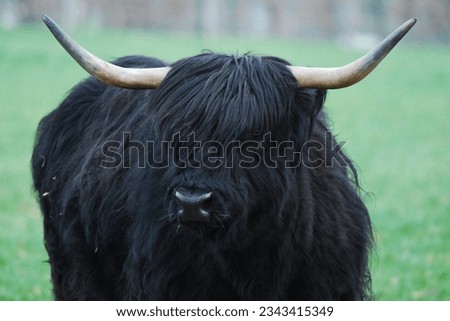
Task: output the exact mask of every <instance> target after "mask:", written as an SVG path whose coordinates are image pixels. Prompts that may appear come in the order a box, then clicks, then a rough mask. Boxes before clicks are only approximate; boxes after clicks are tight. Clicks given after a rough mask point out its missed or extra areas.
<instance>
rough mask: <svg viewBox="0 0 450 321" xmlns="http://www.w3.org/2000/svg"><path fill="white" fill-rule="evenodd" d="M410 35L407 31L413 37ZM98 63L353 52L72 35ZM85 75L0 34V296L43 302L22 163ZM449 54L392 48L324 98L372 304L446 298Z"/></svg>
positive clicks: (45, 36)
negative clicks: (367, 224)
mask: <svg viewBox="0 0 450 321" xmlns="http://www.w3.org/2000/svg"><path fill="white" fill-rule="evenodd" d="M412 32H414V30H413V31H412ZM73 34H74V36H75V38H76V39H78V40H79V41H80V42H81V43H82V44H83V45H84V46H86V47H87V48H88V49H90V50H92V51H93V52H95V53H96V54H98V55H99V56H101V57H103V58H106V59H112V58H114V57H118V56H121V55H127V54H135V53H140V54H150V55H154V56H156V57H164V58H165V59H166V60H167V61H169V62H172V61H174V60H177V59H179V58H183V57H186V56H190V55H193V54H196V53H199V52H201V51H202V50H203V49H211V50H213V51H218V52H226V53H245V52H247V51H252V52H253V53H255V54H268V55H274V56H279V57H282V58H285V59H287V60H289V61H291V62H292V63H295V64H304V65H321V66H330V65H335V64H343V63H346V62H348V61H350V60H352V59H354V58H355V57H357V56H358V55H360V54H361V53H360V52H354V51H348V50H344V49H343V48H339V47H337V46H334V45H331V44H326V43H320V42H310V41H309V42H305V41H296V42H294V41H287V40H274V39H265V40H264V39H253V40H251V39H250V40H249V39H242V38H231V37H220V38H207V37H197V36H192V35H182V34H178V35H173V34H165V33H151V32H144V31H139V30H135V31H117V30H109V31H104V30H103V31H102V30H87V29H86V30H78V31H75V32H74V33H73ZM85 76H86V74H85V73H84V71H82V70H81V69H80V68H79V67H78V66H77V65H76V64H75V63H74V62H73V61H72V60H71V59H70V58H69V57H68V55H66V54H65V53H64V52H63V50H62V49H61V48H60V47H59V46H58V45H57V43H56V42H55V40H53V39H52V37H51V36H50V34H49V33H48V32H47V30H46V29H45V28H44V27H43V26H36V27H26V28H22V29H18V30H14V31H10V32H7V31H3V30H0V108H1V114H0V115H1V116H0V125H1V126H0V130H1V131H0V299H1V300H48V299H51V293H50V291H51V290H50V289H51V286H50V282H49V268H48V264H47V263H45V260H46V259H47V256H46V252H45V250H44V247H43V241H42V224H41V217H40V213H39V210H38V206H37V203H36V201H35V200H34V196H33V193H32V189H31V176H30V166H29V159H30V155H31V151H32V147H33V140H34V131H35V128H36V126H37V124H38V122H39V120H40V119H41V118H42V117H43V116H44V115H45V114H47V113H48V112H49V111H51V110H52V109H53V108H54V107H56V105H57V104H58V103H59V102H60V100H61V99H62V98H63V96H64V95H65V93H67V91H68V90H69V89H70V88H71V87H72V86H73V85H74V84H75V83H76V82H78V81H79V80H80V79H82V78H84V77H85ZM449 93H450V50H449V48H445V47H432V46H416V45H408V44H403V43H402V44H400V45H399V48H396V49H395V50H394V52H393V53H392V54H391V55H390V56H389V57H388V58H387V59H386V61H385V62H383V63H382V64H381V65H380V67H379V68H378V69H377V70H376V71H375V72H374V73H373V74H372V75H371V76H369V77H368V79H366V80H365V81H363V82H362V83H360V84H358V85H355V86H353V87H351V88H347V89H343V90H339V91H330V93H329V96H328V100H327V109H328V111H329V114H330V117H331V119H332V121H333V127H334V130H335V132H336V134H338V137H339V139H340V140H345V141H347V143H346V145H345V147H346V149H347V150H348V151H349V153H350V155H351V156H352V158H353V159H354V160H355V161H356V163H357V164H358V167H359V169H360V172H361V182H362V185H363V187H364V189H365V190H366V191H368V192H370V193H371V194H370V196H367V197H366V202H367V205H368V207H369V209H370V212H371V216H372V219H373V223H374V227H375V237H376V242H377V246H376V251H375V252H374V255H373V256H372V264H371V265H372V274H373V287H374V292H375V295H376V298H377V299H378V300H450V273H449V271H450V99H449V98H450V94H449Z"/></svg>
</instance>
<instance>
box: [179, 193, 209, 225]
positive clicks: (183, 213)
mask: <svg viewBox="0 0 450 321" xmlns="http://www.w3.org/2000/svg"><path fill="white" fill-rule="evenodd" d="M175 202H176V204H177V207H178V213H177V215H178V219H179V221H180V222H209V219H210V211H211V206H212V203H213V193H212V192H208V191H204V190H203V191H201V190H188V189H185V188H181V187H180V188H177V189H176V190H175Z"/></svg>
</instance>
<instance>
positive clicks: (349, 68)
mask: <svg viewBox="0 0 450 321" xmlns="http://www.w3.org/2000/svg"><path fill="white" fill-rule="evenodd" d="M416 21H417V19H416V18H413V19H410V20H408V21H406V22H405V23H404V24H402V25H401V26H400V27H398V28H397V29H396V30H395V31H394V32H392V33H391V34H390V35H389V36H388V37H387V38H386V39H384V40H383V41H382V42H381V43H380V44H379V45H378V46H377V47H376V48H374V49H372V51H370V52H368V53H367V54H366V55H364V56H362V57H361V58H359V59H357V60H355V61H353V62H351V63H349V64H348V65H345V66H342V67H337V68H313V67H297V66H288V68H289V69H290V70H291V72H292V74H293V75H294V77H295V79H297V83H298V86H299V87H301V88H323V89H339V88H344V87H348V86H351V85H354V84H356V83H357V82H359V81H360V80H362V79H364V78H365V77H366V76H367V75H368V74H370V73H371V72H372V70H374V69H375V67H376V66H378V64H379V63H380V62H381V61H382V60H383V59H384V57H386V55H387V54H388V53H389V52H390V51H391V50H392V48H394V47H395V45H396V44H397V43H398V42H399V41H400V40H401V39H402V38H403V36H404V35H405V34H406V33H407V32H408V31H409V30H410V29H411V28H412V27H413V26H414V24H415V23H416Z"/></svg>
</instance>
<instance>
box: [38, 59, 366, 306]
mask: <svg viewBox="0 0 450 321" xmlns="http://www.w3.org/2000/svg"><path fill="white" fill-rule="evenodd" d="M115 63H116V64H117V65H121V66H127V67H131V66H133V67H160V66H164V63H163V62H161V61H159V60H157V59H153V58H146V57H141V56H131V57H124V58H121V59H119V60H117V61H115ZM286 65H287V62H285V61H283V60H280V59H278V58H273V57H255V56H251V55H244V56H239V57H235V56H226V55H218V54H213V53H207V54H202V55H199V56H195V57H191V58H187V59H184V60H181V61H179V62H177V63H175V64H174V65H173V66H172V70H171V72H170V73H169V75H168V76H167V77H166V79H165V80H164V81H163V83H162V85H161V86H160V87H159V88H158V89H155V90H128V89H119V88H115V87H111V86H107V85H104V84H102V83H100V82H98V81H97V80H95V79H93V78H89V79H87V80H85V81H83V82H81V83H80V84H78V85H77V86H76V87H75V88H74V89H73V90H72V91H71V92H70V94H69V95H68V96H67V98H66V99H65V100H64V101H63V102H62V103H61V105H60V106H59V107H58V108H57V109H56V110H54V111H53V112H51V113H50V114H49V115H48V116H46V117H45V118H44V119H43V120H42V121H41V123H40V125H39V128H38V132H37V138H36V144H35V148H34V153H33V157H32V169H33V179H34V187H35V189H36V191H37V193H38V198H39V203H40V205H41V209H42V213H43V216H44V232H45V246H46V249H47V251H48V254H49V258H50V265H51V273H52V281H53V288H54V295H55V298H56V299H61V300H354V299H356V300H360V299H368V298H370V293H371V291H370V274H369V271H368V267H367V260H368V251H369V249H370V245H371V223H370V219H369V216H368V213H367V210H366V208H365V206H364V205H363V202H362V201H361V199H360V197H359V196H358V187H357V182H356V183H355V181H357V180H356V172H355V171H354V168H353V166H352V163H351V161H350V160H349V159H348V158H347V156H346V155H345V154H344V153H343V151H341V150H340V149H339V148H336V147H335V146H334V147H333V146H331V145H333V144H336V142H335V140H334V138H333V137H332V135H331V134H330V133H329V131H328V125H327V121H326V118H325V115H324V113H323V111H322V110H321V109H322V106H323V103H324V100H325V94H326V93H325V91H323V90H313V89H310V90H305V89H298V88H297V86H296V83H295V79H294V78H293V76H292V75H291V73H290V72H289V70H288V69H287V68H286ZM124 133H128V134H127V135H128V139H126V140H125V141H124V137H125V136H124ZM192 133H194V134H195V140H197V141H202V142H203V141H214V142H215V143H216V144H223V145H224V146H225V145H227V144H228V143H230V142H235V141H240V142H244V141H256V142H261V141H263V137H264V135H265V134H267V133H270V135H271V139H272V140H273V141H276V142H282V141H291V142H294V147H295V149H296V150H302V146H303V144H304V143H305V142H308V141H314V142H316V143H320V144H322V145H323V146H325V148H323V149H320V148H315V149H312V151H313V152H314V153H313V154H311V155H310V156H312V158H313V159H315V160H317V159H321V160H324V162H323V163H322V164H321V165H320V166H308V163H307V161H308V160H306V162H305V161H304V162H303V163H302V165H301V166H295V167H294V168H287V167H286V166H285V164H286V163H285V162H284V161H283V157H282V156H280V157H279V158H277V159H275V160H274V162H275V165H276V166H267V165H266V164H264V162H260V163H258V164H256V163H255V164H253V165H254V166H247V168H245V167H242V166H239V162H240V161H246V160H248V159H249V154H247V155H244V154H242V153H239V152H238V151H236V150H233V151H232V152H231V153H229V154H227V155H226V160H227V161H228V164H232V165H233V166H227V167H226V166H218V167H215V168H207V167H200V168H193V167H190V166H185V168H182V167H183V166H174V164H178V165H182V160H192V159H194V158H195V159H197V160H198V157H202V156H201V155H200V154H199V153H200V150H198V149H196V150H194V151H192V150H189V152H183V150H182V149H176V148H175V149H173V150H171V151H170V152H169V153H167V152H165V150H164V149H163V148H162V147H161V145H159V144H154V145H152V146H153V150H150V151H147V152H148V153H153V154H155V155H157V157H155V158H156V159H157V160H158V159H161V160H169V159H170V160H171V162H170V166H169V167H164V168H157V166H149V165H151V164H146V166H138V165H142V164H141V162H142V161H143V160H142V159H141V155H140V154H138V153H137V151H138V150H139V148H137V147H139V145H136V142H161V141H163V140H171V139H173V137H174V136H176V135H177V134H178V135H179V137H180V138H181V140H185V143H184V145H189V144H190V143H189V139H188V138H189V135H190V134H192ZM325 140H328V142H326V141H325ZM111 141H118V142H124V144H123V151H121V152H120V155H121V161H122V163H121V165H123V164H128V165H130V166H121V165H119V166H114V168H104V167H102V166H101V165H102V164H104V163H102V162H104V161H105V156H104V152H103V153H102V148H104V144H105V143H106V142H111ZM330 142H331V143H333V144H330ZM177 144H181V143H179V142H178V143H174V147H177V146H176V145H177ZM185 147H186V146H185ZM187 147H189V146H187ZM263 149H264V146H262V147H261V146H260V147H259V148H254V149H252V150H251V151H252V155H250V156H255V157H256V156H260V157H261V158H260V160H263V159H266V158H267V155H266V156H264V155H263V154H262V152H263ZM222 156H223V155H222ZM284 156H286V157H287V155H284ZM333 157H334V158H336V159H339V160H341V162H340V163H339V162H338V164H337V163H336V162H334V163H333V162H332V158H333ZM309 159H311V157H310V158H309ZM342 160H343V161H344V162H345V164H342ZM116 165H117V164H116ZM153 165H154V164H153ZM272 165H273V164H272ZM344 165H345V166H344ZM177 187H186V188H191V187H196V188H203V189H207V190H210V191H214V193H215V195H216V197H217V203H218V204H219V205H218V206H217V209H216V212H215V215H214V218H213V221H212V222H211V223H210V224H206V223H205V224H203V223H195V224H192V225H188V224H187V225H185V224H181V223H180V222H178V221H177V218H176V215H174V213H173V211H172V210H171V204H172V203H173V196H172V195H173V191H174V189H176V188H177Z"/></svg>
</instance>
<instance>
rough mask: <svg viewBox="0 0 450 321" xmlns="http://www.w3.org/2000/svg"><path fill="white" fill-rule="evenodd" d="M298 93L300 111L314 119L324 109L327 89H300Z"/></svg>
mask: <svg viewBox="0 0 450 321" xmlns="http://www.w3.org/2000/svg"><path fill="white" fill-rule="evenodd" d="M297 93H298V98H297V106H296V108H297V109H298V111H299V112H301V113H306V115H307V116H308V117H312V118H314V117H315V116H316V115H317V114H318V113H319V112H320V110H321V109H322V108H323V104H324V103H325V98H326V95H327V91H326V89H298V90H297Z"/></svg>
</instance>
